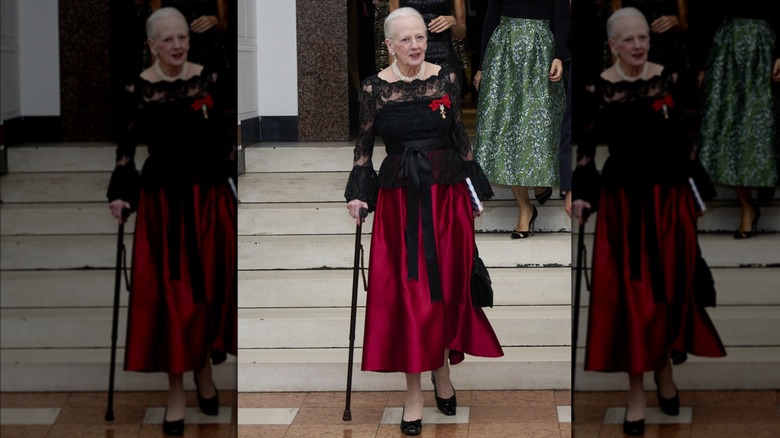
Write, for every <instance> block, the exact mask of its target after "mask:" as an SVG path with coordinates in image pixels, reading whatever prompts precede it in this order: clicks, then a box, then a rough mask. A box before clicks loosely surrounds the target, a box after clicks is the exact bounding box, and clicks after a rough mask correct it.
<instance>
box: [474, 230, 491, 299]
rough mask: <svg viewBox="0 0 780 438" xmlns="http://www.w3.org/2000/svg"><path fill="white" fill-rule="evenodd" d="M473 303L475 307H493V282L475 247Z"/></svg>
mask: <svg viewBox="0 0 780 438" xmlns="http://www.w3.org/2000/svg"><path fill="white" fill-rule="evenodd" d="M471 303H472V304H473V305H474V307H493V282H492V281H491V280H490V274H489V273H488V270H487V268H486V267H485V263H483V262H482V259H481V258H479V251H477V245H476V244H475V245H474V265H473V266H472V268H471Z"/></svg>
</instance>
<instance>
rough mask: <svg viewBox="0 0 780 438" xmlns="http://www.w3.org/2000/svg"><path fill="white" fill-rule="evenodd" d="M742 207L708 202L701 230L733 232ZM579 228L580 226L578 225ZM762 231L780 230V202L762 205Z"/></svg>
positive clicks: (593, 220) (591, 223)
mask: <svg viewBox="0 0 780 438" xmlns="http://www.w3.org/2000/svg"><path fill="white" fill-rule="evenodd" d="M741 214H742V212H741V209H740V207H739V205H738V204H737V202H736V201H712V202H709V203H707V212H706V213H705V214H704V216H701V217H700V218H699V219H698V221H697V227H698V229H699V231H701V232H704V233H727V234H733V233H734V231H735V230H736V229H737V227H739V222H740V218H741ZM597 219H598V213H596V214H594V215H593V216H592V217H591V218H590V220H589V221H588V223H586V224H585V231H586V232H587V233H593V232H594V231H595V229H596V220H597ZM577 228H579V226H577ZM758 230H759V231H760V232H765V233H766V232H771V233H776V232H779V231H780V203H778V202H776V201H773V202H772V204H770V205H766V206H763V207H761V218H760V219H759V221H758Z"/></svg>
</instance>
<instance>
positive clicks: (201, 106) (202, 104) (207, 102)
mask: <svg viewBox="0 0 780 438" xmlns="http://www.w3.org/2000/svg"><path fill="white" fill-rule="evenodd" d="M212 107H214V101H213V100H212V99H211V95H210V94H207V95H205V96H204V97H201V98H200V99H195V102H192V109H193V110H195V111H198V110H200V111H203V118H204V119H208V118H209V110H208V109H209V108H212Z"/></svg>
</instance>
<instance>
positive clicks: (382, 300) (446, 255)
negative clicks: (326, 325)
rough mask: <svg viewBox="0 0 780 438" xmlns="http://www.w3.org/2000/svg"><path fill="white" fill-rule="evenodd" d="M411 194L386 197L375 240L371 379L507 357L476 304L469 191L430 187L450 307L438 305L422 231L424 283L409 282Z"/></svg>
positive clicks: (369, 317) (367, 349) (384, 193)
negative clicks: (430, 284)
mask: <svg viewBox="0 0 780 438" xmlns="http://www.w3.org/2000/svg"><path fill="white" fill-rule="evenodd" d="M406 192H407V190H406V188H398V189H380V190H379V197H378V200H377V207H376V214H375V215H374V224H373V231H372V235H371V256H370V263H369V276H368V296H367V301H366V322H365V334H364V340H363V362H362V369H363V370H364V371H381V372H404V373H419V372H423V371H430V370H435V369H438V368H440V367H442V366H443V365H444V350H445V349H449V361H450V363H451V364H453V365H454V364H457V363H460V362H462V361H463V359H464V354H469V355H472V356H481V357H500V356H503V354H504V353H503V351H502V349H501V345H500V344H499V342H498V338H497V337H496V335H495V333H494V332H493V328H492V327H491V326H490V322H489V321H488V319H487V317H486V316H485V313H484V312H483V311H482V308H479V307H477V308H475V307H474V306H473V305H472V304H471V291H470V282H471V274H470V273H471V265H472V263H473V254H474V217H473V215H472V211H471V203H470V201H469V195H468V189H467V187H466V183H465V182H464V183H458V184H452V185H448V184H434V185H433V186H432V187H431V198H432V209H433V228H434V235H435V241H436V250H437V252H438V265H439V271H440V277H441V285H442V290H443V300H442V301H436V302H431V295H430V290H429V287H428V272H427V269H426V262H425V250H424V243H423V237H422V236H423V231H422V225H419V230H420V231H419V233H418V236H419V243H418V273H419V275H418V278H419V280H409V279H407V278H408V275H407V265H406V263H407V261H406V256H407V249H406V243H405V238H404V229H405V227H406V222H407V221H406V210H407V209H406Z"/></svg>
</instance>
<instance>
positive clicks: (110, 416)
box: [106, 208, 130, 421]
mask: <svg viewBox="0 0 780 438" xmlns="http://www.w3.org/2000/svg"><path fill="white" fill-rule="evenodd" d="M128 216H130V210H128V209H126V208H123V209H122V222H120V223H119V231H118V232H117V243H116V275H115V276H114V318H113V321H112V322H111V368H110V369H109V378H108V407H107V408H106V421H114V367H115V366H116V338H117V334H116V332H117V325H118V322H119V321H118V320H119V289H120V288H121V286H122V254H123V253H124V249H125V240H124V239H125V220H127V217H128Z"/></svg>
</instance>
